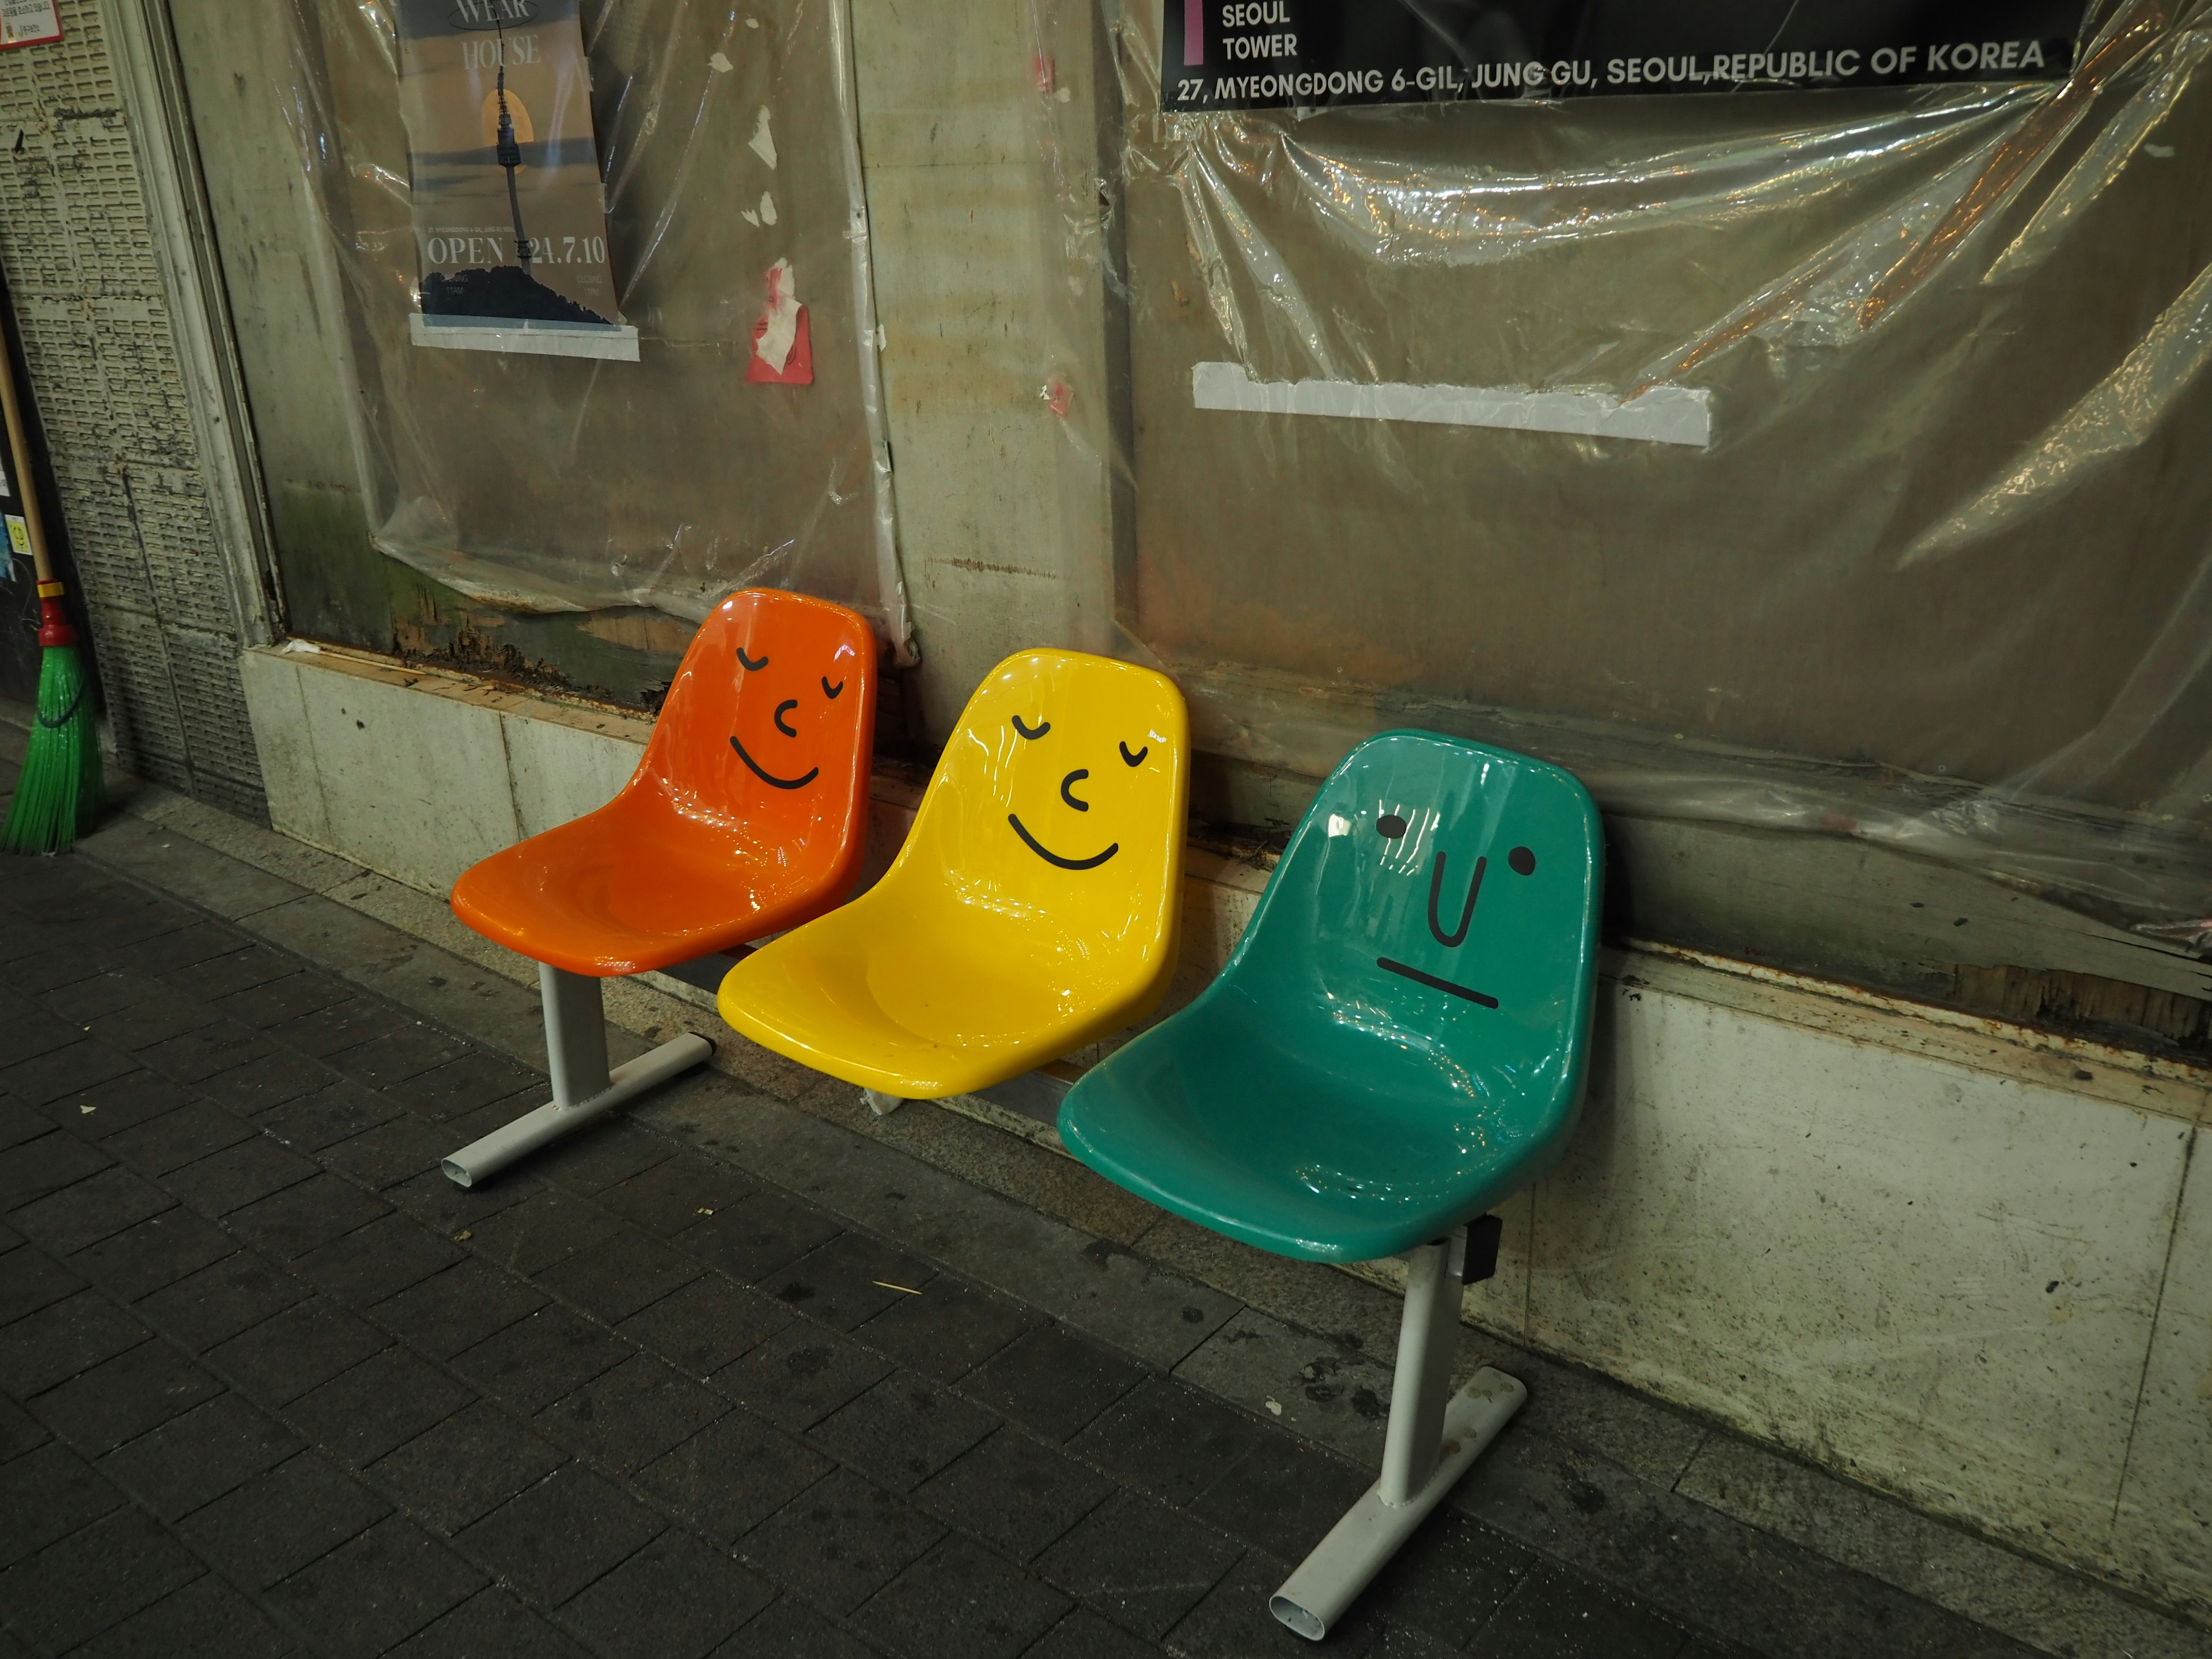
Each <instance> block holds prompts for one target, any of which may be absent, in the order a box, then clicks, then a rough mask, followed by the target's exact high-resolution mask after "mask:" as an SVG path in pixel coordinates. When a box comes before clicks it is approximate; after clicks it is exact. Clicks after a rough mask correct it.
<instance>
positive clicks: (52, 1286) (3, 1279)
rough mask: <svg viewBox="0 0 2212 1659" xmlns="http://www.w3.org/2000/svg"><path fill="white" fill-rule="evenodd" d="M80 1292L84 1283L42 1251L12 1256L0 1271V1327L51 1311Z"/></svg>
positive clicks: (31, 1251) (28, 1251)
mask: <svg viewBox="0 0 2212 1659" xmlns="http://www.w3.org/2000/svg"><path fill="white" fill-rule="evenodd" d="M83 1288H84V1280H83V1279H82V1278H80V1277H79V1276H78V1275H77V1274H76V1273H72V1272H71V1271H70V1269H69V1268H67V1267H64V1266H63V1265H62V1264H61V1263H60V1262H58V1261H55V1260H54V1259H53V1257H52V1256H50V1255H47V1254H46V1252H45V1251H44V1250H22V1251H18V1252H15V1253H13V1255H11V1258H10V1260H9V1261H8V1263H7V1266H6V1267H4V1268H0V1325H8V1324H11V1323H13V1322H15V1321H16V1320H18V1319H21V1317H22V1316H24V1315H25V1314H32V1313H36V1312H38V1310H40V1309H41V1308H45V1307H51V1306H52V1304H55V1303H57V1302H58V1301H60V1300H61V1299H62V1298H63V1297H65V1296H74V1295H76V1292H77V1291H81V1290H82V1289H83Z"/></svg>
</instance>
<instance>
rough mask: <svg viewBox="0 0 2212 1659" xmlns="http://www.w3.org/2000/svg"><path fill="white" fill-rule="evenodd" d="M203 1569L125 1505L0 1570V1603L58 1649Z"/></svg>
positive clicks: (18, 1627)
mask: <svg viewBox="0 0 2212 1659" xmlns="http://www.w3.org/2000/svg"><path fill="white" fill-rule="evenodd" d="M206 1571H207V1569H206V1567H204V1566H203V1565H201V1564H200V1562H199V1561H198V1560H197V1559H195V1558H194V1556H193V1555H192V1553H191V1551H189V1550H187V1549H186V1548H185V1547H184V1546H183V1545H181V1544H179V1543H178V1542H177V1541H176V1540H175V1539H173V1538H172V1537H170V1536H169V1535H168V1534H167V1533H166V1532H164V1531H162V1530H161V1524H160V1523H159V1522H156V1521H155V1520H154V1519H153V1518H152V1517H151V1516H146V1515H143V1514H141V1513H140V1512H139V1511H138V1510H135V1509H131V1508H129V1507H125V1508H123V1509H119V1510H113V1511H112V1512H111V1513H109V1514H107V1515H106V1516H102V1517H101V1518H100V1519H99V1520H97V1521H94V1522H92V1523H91V1524H90V1525H88V1526H87V1527H84V1528H82V1529H81V1530H79V1531H77V1532H74V1533H72V1534H70V1535H69V1536H68V1537H66V1538H64V1539H61V1540H59V1541H57V1542H54V1543H52V1544H49V1545H47V1546H46V1548H44V1549H42V1550H40V1552H39V1553H37V1554H36V1555H33V1556H30V1557H27V1559H23V1560H21V1561H18V1562H17V1563H16V1564H15V1565H14V1566H12V1567H9V1569H8V1570H7V1571H5V1572H0V1607H6V1608H7V1609H8V1622H9V1625H10V1626H13V1627H14V1628H15V1631H16V1632H18V1633H19V1634H21V1636H23V1637H25V1638H27V1639H28V1640H29V1641H30V1642H31V1643H32V1644H33V1645H35V1646H40V1647H44V1648H45V1649H46V1650H48V1651H50V1652H55V1653H59V1652H61V1651H63V1650H66V1649H69V1648H73V1647H75V1646H76V1644H78V1643H80V1642H82V1641H84V1640H85V1639H86V1638H89V1637H93V1636H97V1635H99V1634H100V1632H102V1631H104V1630H106V1629H107V1628H108V1627H109V1626H113V1625H119V1624H121V1623H122V1622H123V1621H124V1620H125V1619H128V1618H130V1617H131V1614H133V1613H137V1612H138V1611H140V1610H141V1609H142V1608H144V1607H151V1606H153V1605H154V1604H155V1602H157V1601H161V1598H162V1597H164V1596H166V1595H168V1594H169V1592H170V1591H172V1590H174V1589H179V1588H181V1587H182V1586H184V1585H185V1584H188V1583H191V1582H192V1580H194V1579H195V1578H197V1577H201V1576H202V1575H203V1574H204V1573H205V1572H206Z"/></svg>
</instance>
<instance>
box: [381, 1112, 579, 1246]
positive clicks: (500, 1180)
mask: <svg viewBox="0 0 2212 1659" xmlns="http://www.w3.org/2000/svg"><path fill="white" fill-rule="evenodd" d="M406 1121H407V1122H409V1123H410V1124H412V1125H414V1126H416V1127H417V1128H418V1129H421V1130H422V1131H423V1132H424V1133H428V1135H430V1136H431V1137H432V1139H433V1141H434V1143H435V1145H436V1146H440V1147H441V1148H443V1149H445V1151H447V1152H450V1151H453V1150H454V1149H455V1148H457V1147H459V1146H465V1145H466V1144H467V1143H466V1142H465V1141H464V1140H462V1139H461V1138H460V1137H459V1135H457V1134H455V1133H453V1126H452V1125H450V1124H424V1123H423V1122H422V1120H421V1119H420V1118H415V1117H410V1118H409V1119H407V1120H406ZM441 1156H442V1153H441ZM544 1187H545V1183H544V1182H542V1181H540V1180H539V1179H538V1176H537V1175H536V1174H535V1173H534V1172H533V1171H532V1170H527V1169H523V1170H501V1172H500V1174H499V1176H498V1177H497V1178H496V1179H495V1180H491V1181H487V1182H481V1183H479V1184H478V1185H477V1186H474V1187H463V1186H460V1185H459V1184H457V1183H456V1182H454V1181H453V1179H452V1178H451V1177H449V1176H447V1174H446V1172H445V1171H444V1170H442V1169H441V1168H440V1167H439V1160H438V1159H437V1158H433V1159H431V1160H430V1162H429V1163H428V1164H417V1165H416V1167H415V1168H414V1169H413V1170H410V1171H409V1173H408V1175H407V1176H406V1178H405V1179H404V1180H401V1181H397V1182H392V1183H391V1184H390V1185H389V1186H386V1187H384V1188H380V1191H381V1192H382V1193H383V1195H384V1197H385V1199H386V1201H388V1202H390V1203H392V1204H396V1205H398V1206H399V1207H400V1208H401V1209H403V1210H404V1211H406V1212H407V1213H408V1214H410V1215H411V1216H413V1217H414V1218H416V1220H417V1221H419V1222H421V1223H422V1225H424V1226H426V1227H428V1228H430V1229H431V1230H432V1231H435V1232H439V1233H442V1234H444V1235H445V1236H446V1237H449V1238H450V1237H453V1235H455V1234H457V1233H459V1232H460V1231H463V1230H464V1229H465V1230H467V1231H469V1232H470V1234H471V1238H473V1235H474V1233H475V1231H476V1227H477V1223H478V1222H481V1221H485V1220H488V1219H489V1218H491V1217H493V1216H495V1215H497V1214H498V1213H499V1212H501V1211H502V1210H505V1209H509V1208H511V1207H513V1206H514V1205H517V1204H520V1202H522V1200H524V1199H526V1198H528V1197H529V1196H530V1195H531V1194H532V1193H538V1192H543V1191H544ZM572 1201H573V1200H568V1199H563V1200H562V1202H563V1203H568V1202H572Z"/></svg>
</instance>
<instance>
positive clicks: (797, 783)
mask: <svg viewBox="0 0 2212 1659" xmlns="http://www.w3.org/2000/svg"><path fill="white" fill-rule="evenodd" d="M730 747H731V748H732V749H734V750H737V751H738V759H739V760H741V761H743V762H744V763H745V764H746V765H747V766H749V767H750V768H752V773H753V775H754V776H755V777H757V778H758V779H759V780H760V781H762V782H763V783H764V784H766V785H768V786H769V787H770V788H771V789H804V788H805V787H806V786H807V785H808V784H810V783H811V782H813V781H814V780H815V779H817V778H818V777H820V776H821V775H822V769H821V768H820V767H818V766H811V767H809V768H807V769H806V773H805V775H804V776H802V777H796V778H780V777H778V776H776V775H775V773H773V772H771V771H769V769H767V768H766V767H764V766H763V765H762V764H761V763H759V762H758V761H757V760H755V759H754V758H753V757H751V756H750V755H748V754H747V753H745V746H744V744H741V743H739V742H738V740H737V738H734V737H732V738H731V739H730Z"/></svg>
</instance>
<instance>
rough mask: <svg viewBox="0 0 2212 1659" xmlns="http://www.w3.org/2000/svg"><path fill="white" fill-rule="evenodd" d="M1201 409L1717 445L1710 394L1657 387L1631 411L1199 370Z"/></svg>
mask: <svg viewBox="0 0 2212 1659" xmlns="http://www.w3.org/2000/svg"><path fill="white" fill-rule="evenodd" d="M1190 397H1191V402H1192V404H1194V406H1195V407H1197V408H1199V409H1226V410H1244V411H1246V412H1248V413H1250V414H1254V415H1334V416H1339V417H1340V418H1343V419H1346V420H1354V421H1426V422H1431V424H1434V425H1439V426H1497V427H1505V428H1510V429H1512V430H1515V431H1520V432H1572V433H1579V434H1581V435H1584V436H1586V437H1592V438H1638V439H1642V440H1644V441H1646V442H1649V443H1656V444H1689V445H1691V446H1692V447H1696V448H1699V449H1703V448H1705V447H1706V446H1707V445H1708V444H1710V443H1711V441H1712V430H1713V415H1712V394H1711V392H1704V391H1700V390H1697V389H1694V388H1692V387H1690V386H1654V387H1652V388H1651V390H1650V391H1649V392H1645V393H1644V395H1643V396H1642V397H1640V398H1636V399H1635V400H1634V401H1633V402H1631V403H1626V404H1624V403H1622V402H1621V401H1620V398H1615V397H1613V396H1612V395H1611V394H1609V393H1607V392H1530V391H1528V390H1526V389H1525V388H1523V387H1521V386H1408V385H1406V384H1404V383H1402V382H1396V381H1384V382H1383V383H1382V384H1380V385H1376V386H1360V385H1356V384H1354V383H1353V382H1352V381H1350V380H1254V379H1253V378H1252V377H1251V376H1250V375H1249V374H1246V373H1245V372H1244V368H1243V364H1241V363H1199V364H1196V365H1194V367H1193V368H1192V369H1191V371H1190Z"/></svg>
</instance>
